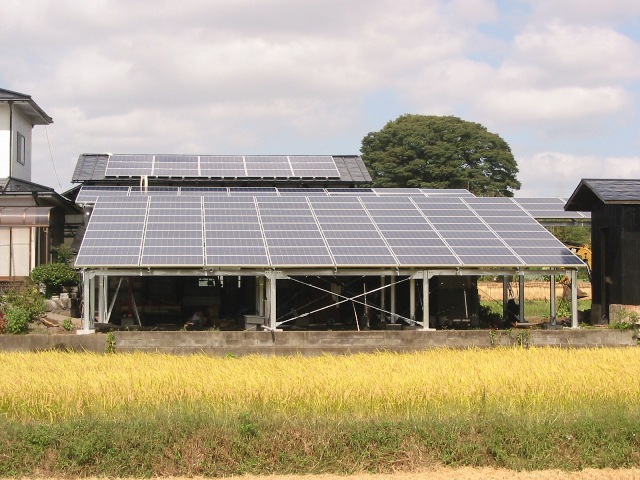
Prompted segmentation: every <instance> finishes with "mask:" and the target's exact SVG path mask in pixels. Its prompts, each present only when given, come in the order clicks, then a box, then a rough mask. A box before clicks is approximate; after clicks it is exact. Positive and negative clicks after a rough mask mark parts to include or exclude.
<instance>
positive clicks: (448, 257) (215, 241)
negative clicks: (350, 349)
mask: <svg viewBox="0 0 640 480" xmlns="http://www.w3.org/2000/svg"><path fill="white" fill-rule="evenodd" d="M251 193H252V194H245V195H238V196H230V195H228V192H227V194H224V193H223V194H220V193H218V194H215V193H211V194H210V195H206V196H202V195H191V196H189V195H187V196H176V195H173V196H166V195H159V194H158V195H148V196H128V197H111V198H109V197H106V198H101V199H98V201H97V202H96V204H95V207H94V209H93V213H92V216H91V218H90V221H89V224H88V226H87V232H86V234H85V239H84V241H83V243H82V245H81V247H80V250H79V252H78V256H77V259H76V265H77V266H79V267H99V266H106V267H126V266H134V265H137V266H143V267H152V266H161V267H162V266H164V267H177V266H184V267H238V266H245V267H256V268H263V267H297V266H313V267H362V266H370V267H396V266H402V267H418V268H420V267H429V268H432V267H439V266H442V267H446V266H503V267H520V266H577V265H581V264H582V262H581V261H580V259H578V258H577V257H576V256H575V255H573V254H572V253H571V252H570V251H569V250H568V249H567V248H565V247H564V245H563V244H562V243H561V242H560V241H558V240H557V239H556V238H555V237H553V235H551V234H550V233H549V232H548V231H547V230H546V229H545V228H544V227H542V226H541V225H540V224H538V223H537V222H536V221H535V220H534V219H533V218H532V217H531V216H530V215H529V214H528V213H527V212H526V211H524V210H523V209H522V208H521V207H520V206H519V205H517V204H516V203H514V202H513V201H512V200H511V199H509V198H474V197H471V198H459V197H438V196H435V197H426V196H422V197H419V196H418V197H414V196H401V195H383V196H376V195H364V196H353V195H336V196H326V195H325V196H295V195H291V196H274V195H260V193H261V192H251Z"/></svg>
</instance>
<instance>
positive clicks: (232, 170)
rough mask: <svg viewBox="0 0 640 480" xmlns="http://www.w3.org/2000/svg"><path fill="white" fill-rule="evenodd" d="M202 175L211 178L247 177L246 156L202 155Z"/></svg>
mask: <svg viewBox="0 0 640 480" xmlns="http://www.w3.org/2000/svg"><path fill="white" fill-rule="evenodd" d="M200 175H201V176H203V177H210V178H244V177H247V176H248V174H247V170H246V168H245V163H244V157H241V156H237V155H236V156H213V155H209V156H201V157H200Z"/></svg>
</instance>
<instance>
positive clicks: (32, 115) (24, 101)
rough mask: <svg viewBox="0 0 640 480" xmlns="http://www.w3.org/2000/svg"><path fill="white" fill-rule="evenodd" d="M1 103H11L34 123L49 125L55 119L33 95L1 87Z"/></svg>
mask: <svg viewBox="0 0 640 480" xmlns="http://www.w3.org/2000/svg"><path fill="white" fill-rule="evenodd" d="M0 103H10V104H12V105H14V106H15V107H16V108H17V109H19V110H20V111H21V112H22V113H23V114H24V115H26V116H27V117H28V118H29V119H30V120H31V123H32V124H33V125H48V124H50V123H53V119H52V118H51V117H50V116H49V115H47V114H46V113H45V111H44V110H42V108H40V107H39V106H38V104H37V103H36V102H34V101H33V99H32V98H31V96H29V95H25V94H24V93H18V92H13V91H11V90H5V89H3V88H0Z"/></svg>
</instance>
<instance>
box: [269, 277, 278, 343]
mask: <svg viewBox="0 0 640 480" xmlns="http://www.w3.org/2000/svg"><path fill="white" fill-rule="evenodd" d="M267 302H268V304H267V308H268V311H269V319H268V320H269V328H270V329H271V331H275V330H276V326H277V325H276V323H277V321H278V317H277V301H276V274H275V273H274V272H272V273H270V274H269V275H268V276H267Z"/></svg>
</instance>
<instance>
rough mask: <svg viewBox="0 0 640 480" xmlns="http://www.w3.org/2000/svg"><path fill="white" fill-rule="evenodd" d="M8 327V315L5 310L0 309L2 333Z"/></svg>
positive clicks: (0, 328) (0, 331) (0, 329)
mask: <svg viewBox="0 0 640 480" xmlns="http://www.w3.org/2000/svg"><path fill="white" fill-rule="evenodd" d="M6 329H7V317H6V315H5V314H4V312H3V311H1V310H0V335H1V334H3V333H4V332H5V331H6Z"/></svg>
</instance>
